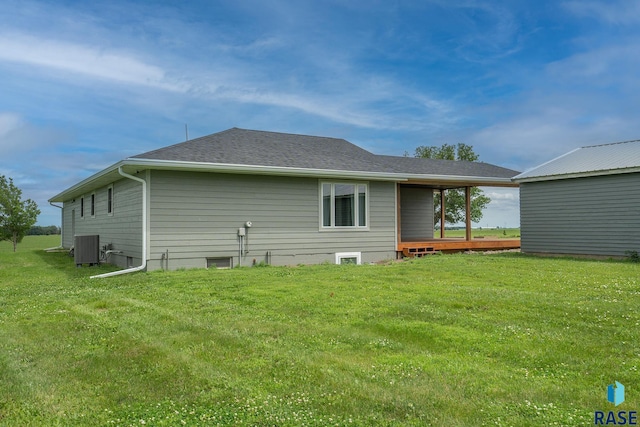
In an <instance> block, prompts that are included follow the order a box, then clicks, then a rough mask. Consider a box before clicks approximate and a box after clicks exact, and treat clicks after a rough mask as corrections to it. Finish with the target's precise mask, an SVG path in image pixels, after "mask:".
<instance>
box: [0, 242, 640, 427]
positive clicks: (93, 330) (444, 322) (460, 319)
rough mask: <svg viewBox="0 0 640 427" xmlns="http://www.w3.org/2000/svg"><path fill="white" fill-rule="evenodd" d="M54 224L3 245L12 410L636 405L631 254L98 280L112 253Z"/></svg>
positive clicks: (305, 416)
mask: <svg viewBox="0 0 640 427" xmlns="http://www.w3.org/2000/svg"><path fill="white" fill-rule="evenodd" d="M56 237H57V236H56ZM58 242H59V240H55V239H53V240H52V239H51V238H48V237H47V238H26V239H25V242H24V243H23V244H22V245H20V246H19V250H18V252H17V253H15V254H14V253H12V252H10V251H9V250H7V247H5V246H4V245H5V244H4V243H2V244H1V245H2V246H0V425H3V426H4V425H6V426H18V425H20V426H22V425H29V426H38V425H42V426H55V425H60V426H73V425H82V426H85V425H86V426H94V425H119V426H141V425H166V426H175V425H191V426H193V425H239V426H254V425H255V426H301V425H315V426H326V425H339V426H342V425H347V426H350V425H356V426H357V425H366V426H369V425H370V426H380V425H382V426H384V425H389V426H391V425H416V426H422V425H438V426H441V425H442V426H482V425H491V426H495V425H498V426H542V425H545V426H547V425H566V426H574V425H593V416H594V411H595V410H603V411H609V410H612V409H615V410H616V411H618V410H627V411H629V410H639V409H640V392H638V389H639V388H640V373H639V372H638V369H639V368H640V311H639V310H638V308H639V307H640V264H634V263H631V262H613V261H611V262H602V261H600V262H598V261H584V260H570V259H543V258H535V257H528V256H524V255H521V254H518V253H508V254H499V255H478V254H476V255H436V256H431V257H427V258H422V259H416V260H413V261H409V262H401V263H397V262H390V263H389V264H386V265H376V266H351V265H344V266H335V265H321V266H306V267H291V268H279V267H266V268H241V269H235V270H209V271H207V270H190V271H178V272H171V273H167V272H154V273H139V274H133V275H126V276H117V277H113V278H109V279H101V280H90V279H89V278H88V276H89V275H92V274H96V273H97V272H104V271H109V270H110V267H93V268H88V267H85V268H80V269H77V268H75V266H74V265H73V260H72V259H70V258H69V257H68V256H66V254H63V253H44V252H43V251H40V250H36V249H35V248H36V247H38V246H40V247H51V246H56V244H57V243H58ZM616 380H617V381H619V382H621V383H623V384H624V385H625V386H626V387H627V393H626V401H625V403H623V404H622V405H620V406H618V407H617V408H615V407H613V405H611V404H609V403H608V402H607V400H606V397H607V396H606V387H607V385H608V384H611V383H613V382H614V381H616Z"/></svg>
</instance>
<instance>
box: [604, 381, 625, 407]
mask: <svg viewBox="0 0 640 427" xmlns="http://www.w3.org/2000/svg"><path fill="white" fill-rule="evenodd" d="M607 400H608V401H609V402H611V403H613V404H614V405H616V406H618V405H619V404H621V403H622V402H624V386H623V385H622V384H620V383H619V382H618V381H616V385H615V386H614V385H613V384H609V387H607Z"/></svg>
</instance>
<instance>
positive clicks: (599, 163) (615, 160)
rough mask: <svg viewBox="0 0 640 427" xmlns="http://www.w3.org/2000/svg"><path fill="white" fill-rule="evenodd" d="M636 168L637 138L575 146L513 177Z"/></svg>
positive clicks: (593, 173)
mask: <svg viewBox="0 0 640 427" xmlns="http://www.w3.org/2000/svg"><path fill="white" fill-rule="evenodd" d="M630 172H640V140H635V141H625V142H616V143H612V144H603V145H592V146H587V147H581V148H577V149H575V150H573V151H570V152H568V153H566V154H563V155H562V156H560V157H556V158H555V159H553V160H550V161H548V162H546V163H543V164H541V165H539V166H536V167H534V168H532V169H529V170H528V171H525V172H523V173H521V174H520V175H518V176H516V177H514V178H513V180H514V181H515V182H526V181H545V180H555V179H567V178H577V177H584V176H597V175H610V174H618V173H630Z"/></svg>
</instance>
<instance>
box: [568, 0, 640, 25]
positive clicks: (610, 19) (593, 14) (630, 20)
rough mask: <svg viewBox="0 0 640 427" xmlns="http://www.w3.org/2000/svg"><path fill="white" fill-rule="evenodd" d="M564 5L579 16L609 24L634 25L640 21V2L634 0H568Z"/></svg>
mask: <svg viewBox="0 0 640 427" xmlns="http://www.w3.org/2000/svg"><path fill="white" fill-rule="evenodd" d="M563 5H564V7H565V8H566V9H567V10H569V11H570V12H572V13H574V14H575V15H577V16H579V17H588V18H593V19H597V20H599V21H604V22H607V23H609V24H617V25H620V24H622V25H632V24H637V23H639V22H640V3H639V2H637V1H634V0H608V1H588V0H584V1H568V2H565V3H564V4H563Z"/></svg>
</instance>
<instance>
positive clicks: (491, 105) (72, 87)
mask: <svg viewBox="0 0 640 427" xmlns="http://www.w3.org/2000/svg"><path fill="white" fill-rule="evenodd" d="M638 24H640V2H638V1H635V0H608V1H597V0H582V1H572V0H567V1H561V0H553V1H545V0H535V1H532V0H505V1H499V0H498V1H495V0H494V1H474V0H461V1H455V0H420V1H375V0H370V1H367V2H360V1H353V0H334V1H312V2H309V1H303V0H300V1H297V0H296V1H292V0H290V1H283V0H270V1H242V0H233V1H188V2H187V1H175V2H150V1H140V0H136V1H129V2H128V1H121V0H109V1H92V2H86V1H60V0H56V1H31V0H18V1H13V0H2V7H1V8H0V174H4V175H7V176H10V177H13V178H14V181H15V182H16V184H17V185H18V186H19V187H21V188H22V189H23V193H24V196H25V197H29V198H32V199H34V200H35V201H36V202H38V204H39V205H40V208H41V210H42V214H41V216H40V218H39V221H38V223H39V224H41V225H50V224H59V223H60V212H59V210H58V209H56V208H53V207H50V206H49V205H48V203H47V199H48V198H50V197H51V196H53V195H55V194H57V193H58V192H60V191H62V190H63V189H65V188H67V187H69V186H70V185H72V184H74V183H76V182H77V181H79V180H81V179H83V178H86V177H87V176H89V175H90V174H92V173H94V172H97V171H98V170H100V169H102V168H104V167H106V166H109V165H110V164H113V163H115V162H117V161H118V160H121V159H123V158H125V157H128V156H130V155H134V154H138V153H141V152H144V151H148V150H150V149H154V148H158V147H162V146H166V145H169V144H173V143H176V142H180V141H182V140H184V137H185V123H186V124H188V126H189V136H190V137H192V138H193V137H197V136H202V135H207V134H210V133H214V132H218V131H222V130H225V129H228V128H230V127H234V126H236V127H241V128H247V129H260V130H271V131H279V132H291V133H303V134H310V135H321V136H332V137H339V138H345V139H347V140H349V141H351V142H353V143H355V144H357V145H360V146H362V147H363V148H366V149H368V150H370V151H372V152H375V153H377V154H391V155H402V154H403V153H404V152H405V151H406V152H409V153H413V151H414V149H415V147H417V146H419V145H441V144H443V143H450V144H454V143H458V142H464V143H466V144H470V145H473V147H474V149H475V151H476V152H477V153H478V154H479V155H480V159H481V160H483V161H486V162H489V163H494V164H498V165H501V166H505V167H509V168H512V169H516V170H526V169H528V168H531V167H533V166H536V165H538V164H540V163H542V162H545V161H547V160H550V159H551V158H554V157H556V156H558V155H561V154H563V153H565V152H567V151H569V150H571V149H573V148H576V147H579V146H584V145H592V144H599V143H607V142H616V141H624V140H632V139H638V138H640V120H639V119H638V111H640V108H639V107H640V96H638V93H640V92H639V90H638V89H639V86H640V79H638V75H640V30H639V28H640V26H639V25H638ZM486 192H487V193H488V194H489V196H490V197H492V199H493V202H492V204H491V206H490V208H489V209H488V210H487V212H486V214H485V218H484V219H483V220H482V222H481V223H480V225H481V226H496V225H498V226H511V225H517V224H518V199H517V191H513V190H508V191H505V190H497V189H491V188H489V189H486Z"/></svg>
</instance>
